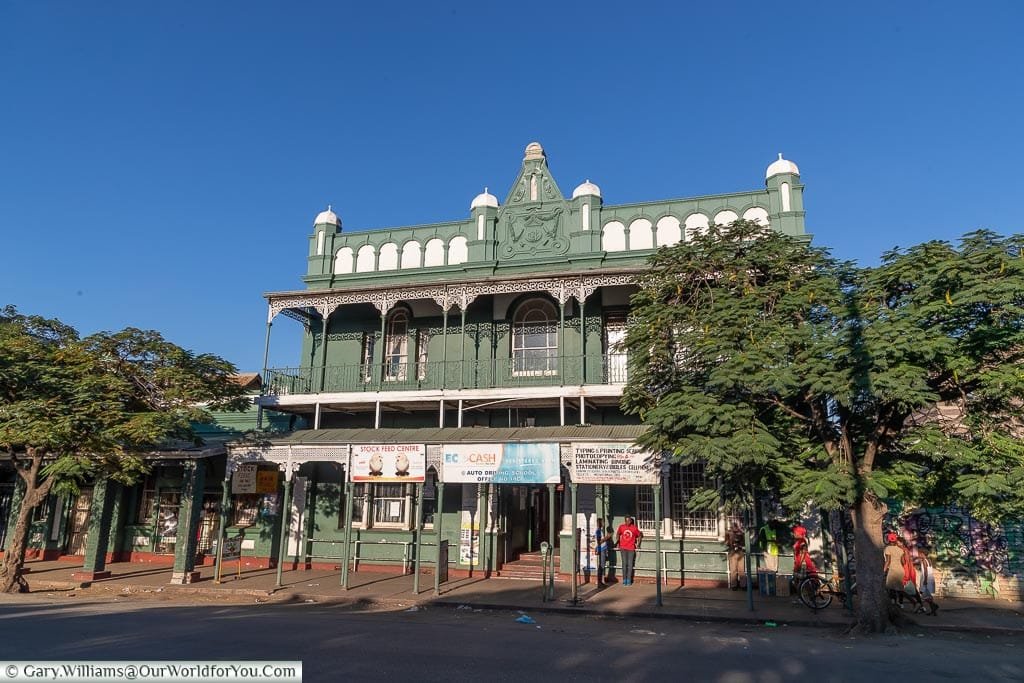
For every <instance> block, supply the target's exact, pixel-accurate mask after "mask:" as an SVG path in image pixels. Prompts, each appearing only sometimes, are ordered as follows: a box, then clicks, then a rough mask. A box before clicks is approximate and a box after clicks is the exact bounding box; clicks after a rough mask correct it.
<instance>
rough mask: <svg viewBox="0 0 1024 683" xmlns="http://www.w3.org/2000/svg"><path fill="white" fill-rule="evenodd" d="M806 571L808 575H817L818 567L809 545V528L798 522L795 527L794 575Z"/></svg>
mask: <svg viewBox="0 0 1024 683" xmlns="http://www.w3.org/2000/svg"><path fill="white" fill-rule="evenodd" d="M800 573H806V575H807V576H817V574H818V568H817V567H816V566H814V560H812V559H811V553H810V552H809V550H808V547H807V529H805V528H804V527H803V526H802V525H800V524H797V525H796V526H795V527H793V577H794V579H795V578H796V576H797V574H800Z"/></svg>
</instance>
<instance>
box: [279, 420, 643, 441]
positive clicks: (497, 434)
mask: <svg viewBox="0 0 1024 683" xmlns="http://www.w3.org/2000/svg"><path fill="white" fill-rule="evenodd" d="M645 430H646V427H645V426H644V425H583V426H579V425H573V426H565V427H445V428H438V427H417V428H409V429H401V428H381V429H304V430H301V431H297V432H292V433H291V434H283V435H281V436H277V437H271V438H270V439H269V441H270V442H271V443H272V444H275V445H287V444H291V445H297V444H317V445H325V444H339V443H346V444H347V443H456V442H466V443H494V442H500V443H506V442H521V441H626V440H629V441H632V440H635V439H636V438H637V437H639V436H640V435H641V434H643V433H644V431H645Z"/></svg>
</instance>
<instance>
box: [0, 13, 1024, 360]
mask: <svg viewBox="0 0 1024 683" xmlns="http://www.w3.org/2000/svg"><path fill="white" fill-rule="evenodd" d="M712 4H714V5H716V6H715V7H706V5H712ZM369 5H371V3H340V2H324V3H313V2H308V3H269V2H196V3H185V2H174V3H150V2H145V3H140V2H121V3H116V2H90V3H84V2H71V1H68V2H28V1H24V0H21V1H19V0H9V1H8V2H6V3H4V4H3V5H2V6H0V249H2V251H0V253H2V255H3V260H2V263H3V266H2V268H0V304H4V303H13V304H15V305H17V306H18V307H19V308H20V309H21V310H22V311H24V312H29V313H38V314H42V315H47V316H52V317H58V318H61V319H62V320H64V321H65V322H68V323H70V324H72V325H74V326H76V327H77V328H78V329H79V330H80V331H82V332H83V333H91V332H95V331H97V330H114V329H120V328H122V327H125V326H129V325H131V326H136V327H142V328H154V329H158V330H160V331H161V332H163V333H164V334H165V336H167V337H168V338H169V339H171V340H172V341H174V342H176V343H178V344H181V345H183V346H186V347H188V348H191V349H194V350H196V351H201V352H212V353H216V354H219V355H221V356H224V357H225V358H227V359H229V360H231V361H232V362H234V363H235V364H236V365H238V366H239V368H240V369H243V370H257V369H259V367H260V365H261V364H262V354H263V332H264V322H265V316H266V304H265V302H264V300H263V298H262V296H261V294H262V293H263V292H265V291H278V290H290V289H300V288H302V283H301V280H300V278H301V276H302V275H303V273H304V272H305V256H306V250H307V241H306V240H307V237H308V235H309V233H310V232H311V221H312V219H313V217H314V216H315V215H316V214H317V212H319V211H320V210H321V209H322V208H324V207H325V205H327V204H328V203H330V204H333V205H334V207H335V210H336V211H337V212H338V213H339V214H340V215H341V216H342V219H343V221H344V224H345V228H346V229H366V228H373V227H383V226H393V225H404V224H409V223H425V222H435V221H441V220H449V219H456V218H460V217H464V216H466V215H468V207H469V202H470V200H471V199H472V198H473V196H474V195H476V194H477V193H478V192H480V190H481V189H482V187H483V186H484V185H487V186H490V187H491V189H492V191H494V192H495V194H497V195H498V196H499V197H504V195H505V193H506V192H507V190H508V187H509V185H510V183H511V182H512V181H513V179H514V177H515V175H516V172H517V171H518V168H519V163H520V160H521V158H522V150H523V147H525V145H526V143H528V142H529V141H531V140H539V141H540V142H541V143H542V144H543V145H544V148H545V150H546V151H547V153H548V160H549V163H550V166H551V168H552V172H553V173H554V175H555V178H556V179H557V180H558V181H559V184H560V185H561V187H562V189H563V191H566V192H569V191H571V190H572V188H573V187H574V186H575V185H576V184H577V183H579V182H581V181H582V180H583V179H584V178H590V179H591V180H593V181H594V182H596V183H598V184H599V185H600V186H601V188H602V191H603V194H604V198H605V201H606V202H608V203H612V204H617V203H623V202H632V201H644V200H654V199H663V198H669V197H685V196H692V195H699V194H709V193H720V192H731V191H739V190H746V189H753V188H759V187H762V186H763V183H764V169H765V167H766V166H767V164H768V163H770V162H771V161H772V159H774V158H775V155H776V153H777V152H783V153H784V154H785V156H786V158H788V159H792V160H794V161H796V162H797V163H798V164H799V165H800V169H801V172H802V180H803V182H804V183H805V185H806V190H805V208H806V210H807V226H808V231H809V232H812V233H813V234H814V236H815V243H816V244H818V245H823V246H828V247H830V248H831V249H832V250H833V252H834V253H835V254H836V255H837V256H840V257H843V258H849V259H856V260H858V261H860V262H861V263H864V264H871V263H875V262H876V261H877V259H878V256H879V254H880V253H881V252H882V251H884V250H886V249H889V248H891V247H893V246H896V245H901V246H907V245H910V244H914V243H917V242H920V241H923V240H926V239H931V238H940V239H955V238H956V237H957V236H958V235H960V234H962V233H964V232H966V231H968V230H971V229H973V228H977V227H988V228H991V229H993V230H996V231H997V232H1001V233H1013V232H1019V231H1021V230H1022V229H1024V228H1022V225H1021V221H1020V216H1021V212H1022V206H1024V171H1022V167H1021V159H1022V158H1024V125H1022V123H1021V121H1022V118H1024V107H1022V104H1024V84H1022V77H1021V73H1024V47H1022V45H1024V41H1021V40H1020V35H1019V31H1020V26H1021V25H1022V24H1024V3H1016V2H1002V3H999V2H980V3H970V4H964V3H952V2H883V3H841V4H840V3H815V2H808V3H800V2H756V3H746V2H721V3H678V2H666V3H622V2H616V3H607V4H605V3H601V2H587V3H500V4H496V3H495V4H492V3H484V2H448V3H414V2H408V3H402V2H379V3H374V4H373V6H372V7H370V6H369ZM274 328H275V331H274V340H273V342H272V346H271V365H293V364H295V363H296V361H297V354H296V352H295V347H294V341H295V339H297V338H298V330H299V326H298V324H297V323H294V322H292V321H290V320H286V319H281V322H280V323H279V324H275V326H274Z"/></svg>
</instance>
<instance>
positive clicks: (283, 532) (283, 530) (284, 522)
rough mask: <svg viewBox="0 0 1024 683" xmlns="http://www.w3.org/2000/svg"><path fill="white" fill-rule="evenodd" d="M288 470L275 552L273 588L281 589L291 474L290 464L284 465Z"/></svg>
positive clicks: (289, 507)
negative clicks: (275, 572) (278, 539)
mask: <svg viewBox="0 0 1024 683" xmlns="http://www.w3.org/2000/svg"><path fill="white" fill-rule="evenodd" d="M285 466H286V467H287V468H288V469H287V470H285V473H284V505H283V506H282V507H281V539H280V543H279V544H278V550H277V583H275V584H274V587H275V588H280V587H281V585H282V584H281V572H282V571H283V570H284V555H285V553H286V552H288V513H289V512H290V511H291V505H292V472H291V463H290V462H289V463H288V464H287V465H285Z"/></svg>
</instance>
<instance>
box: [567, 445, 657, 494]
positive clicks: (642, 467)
mask: <svg viewBox="0 0 1024 683" xmlns="http://www.w3.org/2000/svg"><path fill="white" fill-rule="evenodd" d="M569 476H570V477H571V478H572V481H574V482H576V483H577V484H657V483H658V482H659V481H660V479H661V461H660V459H659V458H656V457H655V456H654V455H653V454H652V453H651V452H650V451H646V450H644V449H642V448H640V447H639V446H636V445H634V444H629V443H574V444H573V445H572V465H571V467H570V468H569Z"/></svg>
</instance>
